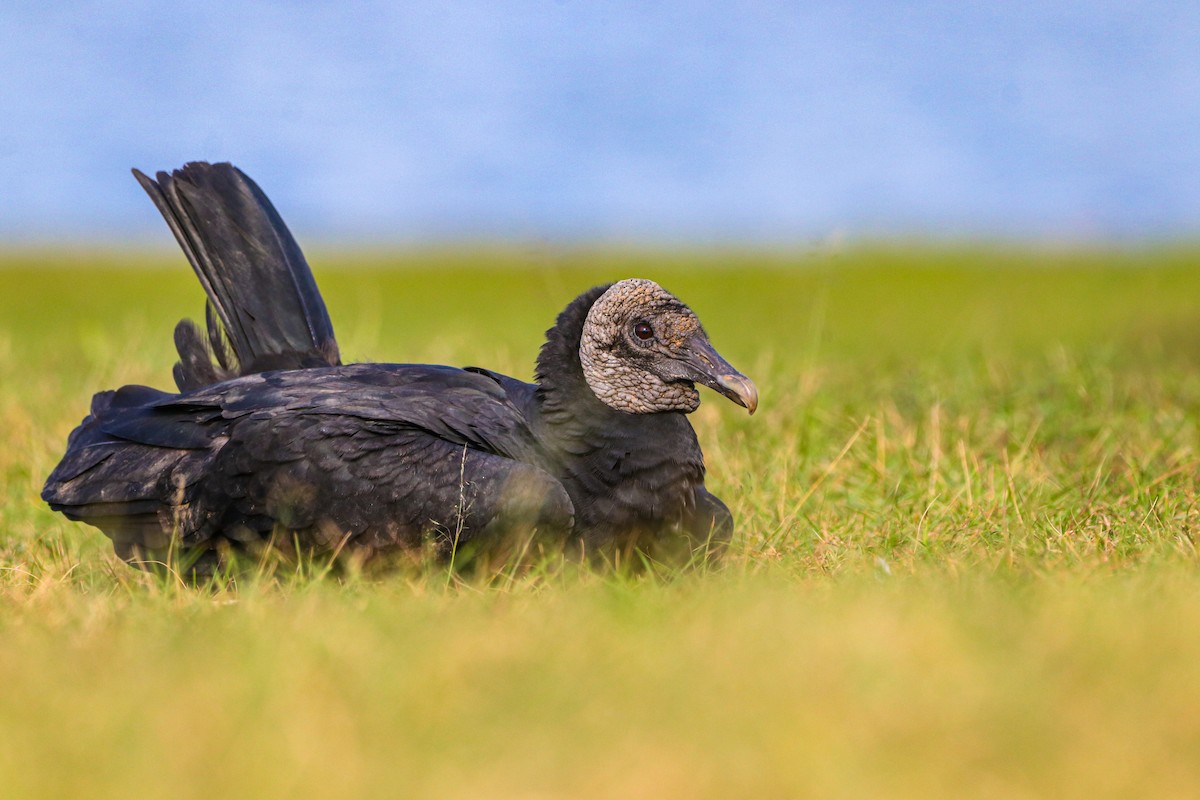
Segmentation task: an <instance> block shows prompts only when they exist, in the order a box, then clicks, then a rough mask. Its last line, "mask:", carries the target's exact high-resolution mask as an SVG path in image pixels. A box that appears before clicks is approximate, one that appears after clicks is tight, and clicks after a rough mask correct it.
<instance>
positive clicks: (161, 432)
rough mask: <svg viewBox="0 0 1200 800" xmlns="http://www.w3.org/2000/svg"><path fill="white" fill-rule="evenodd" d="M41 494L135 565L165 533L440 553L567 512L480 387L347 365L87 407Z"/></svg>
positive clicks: (130, 390) (544, 524)
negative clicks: (503, 529)
mask: <svg viewBox="0 0 1200 800" xmlns="http://www.w3.org/2000/svg"><path fill="white" fill-rule="evenodd" d="M43 496H44V497H45V499H46V500H47V502H49V503H50V505H51V506H52V507H53V508H55V509H56V510H59V511H62V512H64V513H65V514H66V515H67V516H68V517H70V518H72V519H78V520H82V521H85V522H89V523H91V524H93V525H96V526H97V527H99V528H101V529H102V530H104V531H105V533H106V534H108V535H109V536H110V537H111V538H112V539H113V542H114V545H115V546H116V549H117V551H118V553H120V554H121V555H122V556H124V557H126V558H128V559H130V560H140V559H145V558H153V559H155V560H157V559H160V558H163V557H164V556H165V554H166V550H167V548H168V546H169V545H170V543H171V538H172V537H173V536H174V537H176V541H177V543H178V544H180V545H182V546H184V547H185V548H195V549H199V550H212V549H213V548H214V547H217V546H218V543H219V542H220V541H222V540H226V541H232V542H235V543H247V542H258V541H265V540H267V539H268V538H270V537H272V536H275V537H276V539H278V538H279V535H280V534H281V533H282V534H284V538H285V539H287V540H290V541H293V542H294V543H295V544H297V545H299V546H300V547H304V548H308V549H312V550H315V551H322V550H331V549H336V548H340V547H343V546H347V545H349V546H351V547H353V548H356V549H359V550H361V551H364V552H366V553H368V554H371V553H376V552H384V551H390V550H397V549H412V548H414V547H420V546H422V544H431V545H432V546H433V547H434V548H435V549H439V550H442V551H445V552H449V550H451V549H453V548H454V547H455V546H456V545H461V544H464V543H467V542H471V541H475V540H476V539H479V540H485V541H493V540H500V539H501V538H502V537H501V536H499V535H493V534H494V533H495V529H496V528H498V527H504V526H521V527H523V528H525V529H529V530H533V529H539V530H546V531H550V530H553V531H555V532H557V533H562V534H565V533H566V532H569V530H570V528H571V524H572V518H573V513H574V512H573V507H572V506H571V502H570V499H569V498H568V496H567V494H566V492H565V490H564V489H563V487H562V486H561V484H559V482H558V481H557V480H555V479H554V478H552V477H551V476H550V475H549V474H548V473H547V472H546V471H545V470H544V469H542V467H541V466H540V465H539V463H538V448H537V446H536V443H535V441H534V439H533V436H532V434H531V432H530V430H529V428H528V426H527V423H526V421H525V419H524V417H523V415H522V414H521V413H520V412H519V411H518V410H517V409H516V408H515V407H514V406H513V405H512V404H510V403H509V402H508V401H507V399H506V397H505V394H504V392H503V390H502V389H501V388H500V386H499V385H498V384H497V383H496V382H495V381H494V380H492V379H490V378H489V377H486V376H483V375H477V374H474V373H469V372H466V371H463V370H458V369H454V368H451V367H436V366H423V365H375V364H358V365H352V366H344V367H332V368H324V369H309V370H298V371H283V372H267V373H261V374H256V375H250V376H246V377H243V378H239V379H236V380H232V381H228V382H226V383H223V384H218V385H215V386H211V387H206V388H204V389H201V390H197V391H194V392H189V393H185V394H182V395H169V394H165V393H161V392H156V391H155V390H153V389H146V388H144V387H125V388H123V389H120V390H118V391H117V392H108V393H103V394H101V395H97V398H96V400H95V402H94V404H93V412H92V415H91V416H89V417H88V418H87V419H86V420H84V422H83V424H82V425H81V426H80V427H79V428H78V429H77V430H76V432H75V433H74V434H73V435H72V438H71V442H70V443H69V446H68V453H67V456H66V457H64V459H63V461H62V463H61V464H60V465H59V466H58V468H57V469H56V470H55V471H54V473H53V474H52V475H51V476H50V479H49V480H48V482H47V485H46V489H45V491H44V493H43Z"/></svg>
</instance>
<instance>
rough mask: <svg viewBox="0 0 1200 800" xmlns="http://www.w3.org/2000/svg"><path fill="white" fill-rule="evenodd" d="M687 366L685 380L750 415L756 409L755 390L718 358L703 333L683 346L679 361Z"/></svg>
mask: <svg viewBox="0 0 1200 800" xmlns="http://www.w3.org/2000/svg"><path fill="white" fill-rule="evenodd" d="M680 360H681V361H683V363H684V364H686V365H687V367H688V368H689V369H688V372H689V373H690V374H689V375H688V379H689V380H691V381H693V382H695V383H700V384H703V385H705V386H707V387H708V388H710V389H712V390H714V391H717V392H720V393H721V394H723V395H725V396H726V397H728V398H729V399H730V400H732V401H733V402H735V403H737V404H738V405H739V406H742V407H744V408H745V409H746V410H747V411H749V412H750V413H751V414H753V413H754V411H755V409H757V408H758V387H756V386H755V385H754V381H752V380H750V379H749V378H747V377H746V376H745V375H743V374H742V373H740V372H738V371H737V370H736V369H734V368H733V365H732V364H730V363H729V362H728V361H726V360H725V359H724V358H722V357H721V354H720V353H718V352H717V351H716V350H715V349H714V348H713V346H712V344H711V343H710V342H709V341H708V337H706V336H705V335H704V334H703V333H700V334H697V335H695V336H693V337H692V338H691V339H689V340H688V342H687V343H686V344H685V345H684V346H683V353H682V357H681V359H680Z"/></svg>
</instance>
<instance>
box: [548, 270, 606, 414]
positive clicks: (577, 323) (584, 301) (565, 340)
mask: <svg viewBox="0 0 1200 800" xmlns="http://www.w3.org/2000/svg"><path fill="white" fill-rule="evenodd" d="M611 285H612V284H606V285H604V286H597V287H595V288H594V289H589V290H588V291H586V292H584V293H583V294H581V295H579V297H576V298H575V299H574V300H572V301H571V303H570V305H568V306H567V307H566V308H565V309H563V312H562V313H561V314H559V315H558V319H557V320H555V323H554V327H552V328H550V330H548V331H546V343H545V344H543V345H542V349H541V352H540V353H538V360H537V369H536V371H535V379H536V380H537V395H538V400H539V404H540V407H541V412H542V415H543V418H544V419H545V421H546V422H547V423H549V424H550V425H551V427H555V423H570V422H572V421H574V422H576V423H587V422H591V421H594V423H595V424H596V425H605V424H610V425H611V424H613V421H614V415H619V416H622V417H624V416H629V415H627V414H622V413H621V412H619V411H617V410H616V409H613V408H610V407H609V406H607V405H605V404H604V403H602V402H601V401H600V398H598V397H596V394H595V392H593V391H592V388H591V387H590V386H588V383H587V378H585V377H584V375H583V365H582V364H581V363H580V362H579V343H580V341H581V340H582V339H583V326H584V323H585V322H586V321H587V315H588V312H589V311H591V310H592V305H593V304H594V303H595V302H596V300H598V299H599V298H600V295H602V294H604V293H605V292H606V291H608V287H609V286H611ZM589 427H590V426H589Z"/></svg>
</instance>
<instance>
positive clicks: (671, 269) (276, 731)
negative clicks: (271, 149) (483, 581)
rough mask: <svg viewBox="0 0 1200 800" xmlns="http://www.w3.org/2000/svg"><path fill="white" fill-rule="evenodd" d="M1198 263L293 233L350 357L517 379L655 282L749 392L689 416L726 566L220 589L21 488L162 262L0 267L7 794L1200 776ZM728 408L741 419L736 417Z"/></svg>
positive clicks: (40, 472)
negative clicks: (472, 248)
mask: <svg viewBox="0 0 1200 800" xmlns="http://www.w3.org/2000/svg"><path fill="white" fill-rule="evenodd" d="M1198 259H1200V253H1198V252H1195V251H1189V250H1185V249H1176V250H1171V249H1162V250H1146V251H1137V252H1128V253H1106V252H1090V253H1089V252H1066V251H1064V252H1040V253H1039V252H1024V251H1020V250H1006V249H1000V248H996V249H982V248H976V249H938V250H934V249H921V248H909V249H893V250H889V249H859V250H851V251H847V252H844V253H841V254H814V255H809V256H804V257H801V256H795V257H790V256H778V255H764V254H753V253H749V254H747V253H690V254H689V253H631V252H594V253H593V252H586V251H570V252H558V251H554V250H544V249H542V250H528V251H520V250H509V251H498V252H476V253H466V252H444V253H423V254H409V255H403V256H396V257H388V256H385V255H377V256H364V255H347V254H339V253H318V254H315V255H314V257H313V262H314V266H315V267H316V270H317V273H318V275H317V277H318V280H319V281H320V282H321V285H322V289H323V291H324V293H325V294H326V297H327V299H328V302H329V305H330V311H331V314H332V316H333V319H334V324H335V327H336V328H337V330H338V335H339V339H340V340H341V342H342V347H343V354H344V355H345V356H346V357H347V358H351V359H370V360H381V361H431V362H443V363H450V364H470V363H475V364H482V365H486V366H489V367H493V368H496V369H500V370H504V371H508V372H510V373H512V374H516V375H518V376H521V377H528V376H529V374H530V372H531V368H532V361H533V357H534V355H535V353H536V349H537V346H538V344H539V343H540V340H541V335H542V331H543V330H544V329H545V328H546V327H547V326H549V325H550V323H551V322H552V321H553V318H554V316H555V314H557V312H558V311H559V310H560V309H561V308H562V307H563V306H564V305H565V304H566V303H567V301H569V300H570V299H571V298H572V297H574V296H575V295H576V294H577V293H578V292H580V291H582V290H583V289H585V288H587V287H588V286H591V285H593V284H595V283H597V282H601V281H604V280H612V279H617V278H622V277H630V276H634V275H637V276H643V277H650V278H654V279H656V280H659V281H660V282H661V283H663V284H664V285H666V286H667V287H668V288H669V289H671V290H672V291H674V292H676V293H677V294H679V295H680V296H681V297H682V298H683V299H684V300H685V301H687V302H688V303H689V304H691V305H692V306H693V308H695V309H696V311H697V312H698V313H699V314H700V317H701V319H702V320H704V322H705V325H706V327H707V328H708V330H709V333H710V334H711V335H712V338H713V340H714V342H715V343H716V345H717V347H718V348H719V349H720V350H721V351H722V353H723V354H724V355H726V356H727V357H729V359H730V360H731V361H732V362H733V363H734V364H736V365H738V366H739V367H741V368H742V369H743V371H745V372H747V374H749V375H751V377H753V378H754V379H755V380H756V381H757V382H758V384H759V387H760V390H761V391H762V408H761V411H760V412H759V414H758V415H756V416H755V417H754V418H752V419H750V418H746V417H745V416H744V412H741V409H738V408H736V407H734V406H732V405H731V404H729V403H726V402H724V401H722V400H721V399H720V398H717V397H715V396H713V395H711V393H710V394H709V395H708V396H706V398H705V404H704V406H702V408H701V410H700V411H699V412H698V413H697V414H696V415H695V424H696V427H697V428H698V430H699V433H700V437H701V441H702V443H703V445H704V447H705V452H706V454H707V455H708V459H709V468H710V487H711V488H712V489H713V490H714V491H715V492H716V493H717V494H718V495H720V496H721V497H723V498H724V499H725V500H726V501H727V502H728V503H729V505H730V506H731V508H732V509H733V511H734V514H735V516H736V517H737V519H738V521H739V536H738V539H737V540H736V541H735V546H734V552H733V555H732V557H731V558H730V560H729V564H728V565H727V567H726V568H725V569H724V570H722V571H721V572H719V573H717V574H705V575H690V576H684V577H682V578H679V579H677V580H675V581H671V582H666V583H663V582H656V581H652V580H649V579H644V578H643V579H633V578H620V577H612V576H595V575H586V574H584V575H580V574H558V575H530V576H524V577H520V578H517V579H514V580H510V581H508V582H505V583H503V584H502V585H498V586H492V587H484V586H459V585H455V584H454V582H453V581H449V580H448V579H447V576H446V575H444V574H438V573H436V572H433V573H430V574H424V575H402V576H395V577H393V578H391V579H384V580H380V581H372V582H368V581H363V580H359V581H350V582H348V583H336V582H333V581H315V580H311V579H306V578H303V577H295V578H284V579H280V580H275V581H261V582H257V583H255V582H252V583H251V584H249V585H243V586H239V587H238V589H237V590H236V592H235V591H233V590H229V591H222V592H216V593H206V592H200V591H195V590H188V589H184V588H180V587H176V586H170V585H163V584H160V583H155V582H153V581H150V580H148V579H146V578H145V577H144V576H141V575H138V574H136V573H133V572H132V571H131V570H129V569H128V568H126V567H125V566H124V565H122V564H121V563H120V562H118V561H116V560H115V559H114V558H113V557H112V555H111V553H110V552H109V551H108V547H107V543H106V540H104V538H103V536H102V535H100V534H99V533H98V532H96V531H94V530H91V529H89V528H85V527H82V526H74V525H71V524H69V523H67V522H66V521H64V520H61V519H59V518H57V517H56V516H54V515H52V514H51V513H50V512H49V511H48V510H46V509H44V508H43V507H42V506H41V504H40V502H39V501H38V499H37V492H38V490H39V489H40V484H41V481H42V479H43V478H44V476H45V475H46V473H47V472H48V471H49V469H50V468H51V466H53V464H54V462H55V460H56V459H57V457H58V456H59V455H60V454H61V450H62V447H63V443H64V441H65V437H66V434H67V433H68V431H69V430H70V429H71V427H72V426H73V425H74V424H75V423H76V422H77V421H78V420H79V418H80V417H82V415H83V414H84V412H85V410H86V407H87V400H88V398H89V397H90V394H91V393H92V392H93V391H96V390H98V389H101V388H110V387H113V386H117V385H120V384H123V383H148V384H151V385H158V386H164V387H165V386H167V385H169V383H170V377H169V376H170V365H171V364H172V363H173V357H172V353H171V337H170V331H171V327H172V326H173V324H174V322H175V321H176V320H177V319H178V318H180V317H181V316H185V315H191V316H196V315H198V314H199V312H200V311H201V308H202V304H201V293H200V290H199V288H198V286H197V285H196V283H195V280H194V278H193V277H192V276H191V274H190V272H189V271H188V270H187V268H186V266H185V265H184V264H183V263H182V259H181V258H179V257H177V256H163V257H161V258H160V257H155V256H146V255H141V256H136V257H135V256H129V257H123V258H122V257H117V256H79V255H71V254H65V253H59V254H26V255H18V254H11V255H9V256H7V257H0V437H2V438H0V498H3V508H2V509H0V602H3V604H4V607H3V612H2V613H0V641H2V642H3V645H0V686H3V687H4V689H3V691H0V741H3V742H4V743H5V744H4V746H3V747H0V786H3V787H4V790H3V794H4V796H6V797H7V796H13V797H18V796H31V797H35V796H44V797H62V796H88V797H125V796H129V795H131V794H134V793H138V794H148V795H170V796H174V797H192V796H195V797H201V796H214V795H234V796H253V797H273V796H278V797H304V796H311V797H337V796H345V797H349V796H362V795H374V796H385V797H394V796H429V797H456V796H457V797H478V796H520V797H552V796H563V797H568V796H569V797H730V796H766V797H772V796H780V797H782V796H803V795H814V796H853V797H861V796H879V795H887V796H914V797H916V796H920V797H927V796H954V797H961V796H998V797H1014V796H1046V795H1052V796H1080V797H1082V796H1088V797H1092V796H1100V795H1110V796H1129V795H1142V796H1194V795H1195V794H1196V793H1197V792H1198V791H1200V758H1197V757H1196V754H1197V753H1200V634H1197V631H1198V630H1200V569H1197V556H1196V550H1195V544H1194V541H1193V535H1194V533H1193V531H1194V529H1195V528H1196V525H1197V522H1200V509H1198V508H1197V497H1196V492H1197V481H1196V475H1197V472H1198V470H1200V436H1198V432H1197V420H1198V418H1200V413H1198V412H1200V270H1198V269H1196V267H1195V264H1196V262H1197V260H1198ZM739 412H741V413H739Z"/></svg>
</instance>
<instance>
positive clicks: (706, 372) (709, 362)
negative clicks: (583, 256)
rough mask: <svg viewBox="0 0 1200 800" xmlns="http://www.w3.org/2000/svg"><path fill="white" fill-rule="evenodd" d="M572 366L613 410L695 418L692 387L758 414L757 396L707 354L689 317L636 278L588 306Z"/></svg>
mask: <svg viewBox="0 0 1200 800" xmlns="http://www.w3.org/2000/svg"><path fill="white" fill-rule="evenodd" d="M579 362H580V364H581V365H582V366H583V375H584V378H585V379H586V380H587V383H588V386H589V387H591V390H592V392H593V393H595V395H596V397H598V398H599V399H600V400H601V402H603V403H604V404H605V405H608V406H610V407H611V408H615V409H617V410H618V411H625V412H628V413H631V414H653V413H656V412H660V411H682V412H684V413H689V412H692V411H695V410H696V408H697V407H698V406H699V405H700V395H699V393H698V392H697V391H696V384H697V383H699V384H702V385H704V386H707V387H709V388H710V389H714V390H716V391H718V392H720V393H721V394H723V395H725V396H726V397H728V398H729V399H730V400H732V401H733V402H735V403H737V404H738V405H740V406H744V407H745V408H746V409H748V410H749V411H750V413H751V414H753V413H754V410H755V409H756V408H758V389H757V388H755V386H754V383H753V382H752V381H751V380H750V379H749V378H747V377H746V376H745V375H743V374H742V373H740V372H738V371H737V370H736V369H734V368H733V367H732V366H731V365H730V363H729V362H728V361H726V360H725V359H724V358H722V357H721V355H720V354H719V353H717V351H716V350H715V349H713V346H712V344H711V343H709V341H708V334H706V333H705V332H704V328H703V327H702V326H701V325H700V320H699V319H697V318H696V315H695V313H693V312H692V310H691V309H690V308H688V307H687V306H686V305H684V304H683V303H682V302H681V301H680V300H679V299H678V298H677V297H675V296H674V295H673V294H671V293H670V292H668V291H667V290H665V289H663V288H662V287H661V286H659V285H658V284H657V283H655V282H654V281H650V280H645V279H643V278H630V279H628V280H623V281H619V282H617V283H614V284H613V285H612V286H610V287H609V288H608V290H607V291H605V292H604V294H602V295H600V297H599V298H598V299H597V300H596V302H595V303H594V304H593V305H592V308H591V310H590V311H589V312H588V315H587V319H586V321H585V322H584V325H583V335H582V337H581V339H580V343H579Z"/></svg>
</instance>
